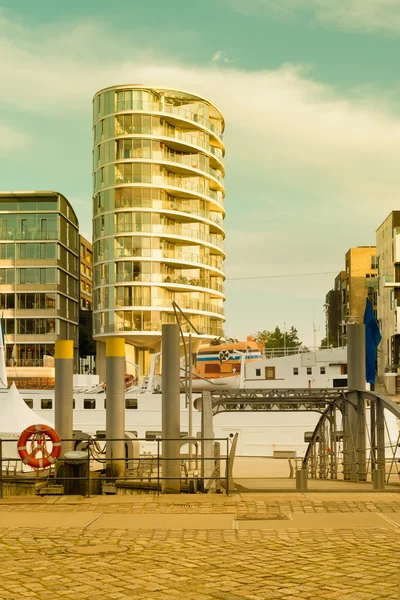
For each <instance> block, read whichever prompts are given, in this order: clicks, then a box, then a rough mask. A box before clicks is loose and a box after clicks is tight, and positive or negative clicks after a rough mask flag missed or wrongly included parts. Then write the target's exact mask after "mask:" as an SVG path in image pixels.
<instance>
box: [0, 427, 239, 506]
mask: <svg viewBox="0 0 400 600" xmlns="http://www.w3.org/2000/svg"><path fill="white" fill-rule="evenodd" d="M211 441H212V442H213V443H214V446H215V443H219V447H221V448H222V446H224V452H226V454H225V455H224V454H220V453H219V451H218V453H216V454H215V455H214V457H209V458H206V457H204V456H201V452H199V448H201V446H202V444H203V443H204V442H211ZM63 442H64V443H66V442H69V443H70V444H71V445H72V444H73V448H74V449H75V450H81V451H83V452H84V453H85V457H84V458H80V459H77V460H74V459H72V458H67V459H65V458H59V459H57V461H56V463H55V464H54V465H52V466H50V467H47V468H44V469H40V470H33V469H32V470H31V471H26V470H25V471H24V468H29V467H27V466H26V465H24V463H23V461H22V460H21V459H20V458H19V456H18V453H17V444H18V440H17V439H15V438H14V439H9V438H7V439H4V438H0V498H3V497H4V490H5V486H7V485H12V484H17V483H18V484H24V483H25V484H29V483H30V484H35V483H36V484H42V488H43V490H42V491H43V493H46V485H47V487H48V486H49V485H50V486H51V487H52V489H53V491H52V492H51V493H54V486H57V487H56V491H57V489H58V491H60V495H64V494H65V487H67V488H68V487H69V493H70V494H71V493H74V494H75V493H76V489H78V490H79V491H80V492H83V491H84V492H85V493H81V494H80V495H85V496H87V497H89V496H90V493H91V488H92V489H93V488H94V487H95V485H96V483H97V484H99V485H98V489H100V492H99V493H100V494H101V493H103V492H102V488H104V487H106V488H107V486H109V487H110V486H114V487H115V486H116V484H117V482H118V483H119V485H120V486H121V487H125V488H126V487H131V489H150V490H153V491H155V492H156V493H157V495H159V494H160V491H162V481H163V480H164V481H168V480H172V481H175V482H176V481H177V480H178V479H179V485H180V487H181V488H183V491H186V492H194V491H205V490H208V489H209V488H210V487H213V486H216V488H217V489H219V490H221V488H225V492H226V494H227V495H228V494H229V490H230V489H231V486H230V481H229V478H230V474H229V473H230V470H229V460H230V458H229V450H230V446H229V444H230V440H229V438H183V437H180V438H168V439H166V438H155V439H154V440H149V439H147V438H99V439H98V438H94V437H89V436H88V437H86V438H85V437H83V436H82V438H78V436H76V437H74V438H68V439H64V440H63ZM108 442H111V443H114V442H120V443H124V444H125V457H124V458H115V457H112V455H111V457H108V458H107V457H106V452H107V450H106V446H107V443H108ZM163 442H179V444H180V448H182V447H184V446H186V445H188V444H191V445H194V446H195V453H194V455H193V456H190V455H189V454H179V455H178V456H176V457H172V458H166V457H164V456H163V455H162V446H163ZM132 443H139V444H144V443H145V444H146V446H147V448H150V450H148V451H147V452H144V453H143V454H140V455H135V453H134V449H133V448H134V447H133V445H132ZM10 446H13V447H14V452H13V453H14V454H15V456H11V457H10V454H11V452H12V450H9V451H7V448H8V449H9V448H10ZM27 447H28V451H29V450H30V448H29V442H28V444H27ZM5 450H6V451H5ZM169 461H174V462H177V461H179V466H180V475H179V477H176V476H175V477H168V476H163V473H162V471H163V465H166V464H167V462H169ZM207 461H212V462H213V463H214V470H213V472H212V474H210V475H206V474H204V472H203V473H202V472H201V471H202V468H201V466H202V465H203V468H204V464H205V463H206V462H207ZM121 462H122V463H123V466H122V468H120V467H118V466H117V465H119V464H120V463H121ZM221 463H225V474H224V475H221V473H222V470H221ZM66 464H68V465H74V466H75V467H77V466H78V465H81V466H82V465H83V466H84V469H82V474H80V473H79V474H73V475H67V474H66V468H65V465H66ZM77 470H78V471H79V469H77ZM116 471H121V473H117V474H115V473H116ZM199 471H200V472H199ZM94 474H98V475H99V477H97V478H96V477H95V476H94ZM71 486H72V487H71ZM99 486H100V487H99ZM72 488H74V489H75V491H71V489H72ZM38 491H39V492H40V489H39V490H38ZM108 491H110V490H108Z"/></svg>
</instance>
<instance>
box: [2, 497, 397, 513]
mask: <svg viewBox="0 0 400 600" xmlns="http://www.w3.org/2000/svg"><path fill="white" fill-rule="evenodd" d="M117 498H118V497H116V500H115V502H114V501H112V500H111V498H109V499H110V502H109V503H107V504H105V503H102V502H101V503H96V501H95V498H91V501H90V502H85V500H84V499H80V500H78V501H76V503H71V504H69V503H67V502H60V503H58V502H57V499H56V500H55V503H54V504H47V503H42V504H34V503H24V500H23V499H22V498H21V500H20V501H19V502H18V501H16V502H15V503H14V504H7V503H4V504H1V501H0V511H6V512H9V511H16V512H21V511H27V512H47V511H48V510H49V509H51V510H52V511H55V512H65V511H68V512H83V511H89V512H102V513H109V514H113V513H121V514H124V513H125V514H151V513H156V514H174V513H176V514H181V513H184V514H191V513H193V514H210V513H211V514H232V515H237V516H240V515H246V514H249V513H251V514H253V513H257V514H263V513H296V512H302V513H352V512H353V513H360V512H365V513H368V512H370V513H371V512H372V513H373V512H385V513H390V512H393V513H395V512H400V494H399V500H387V501H386V500H379V501H378V500H371V499H368V500H348V501H340V500H329V501H319V500H315V499H314V500H309V499H307V498H305V499H299V500H298V499H296V500H294V499H292V498H291V495H290V494H287V499H284V500H274V499H273V498H271V499H268V497H267V498H265V499H263V500H241V499H240V498H236V499H234V498H232V499H229V498H226V497H222V498H221V497H219V498H218V500H219V501H218V502H213V501H210V502H198V501H196V496H195V497H194V498H195V499H194V500H192V499H191V498H190V497H189V496H188V500H187V501H186V502H181V501H179V502H173V501H172V502H167V501H166V500H165V498H161V500H160V499H158V498H157V497H154V499H153V498H151V497H148V500H147V501H141V500H140V499H138V498H137V497H136V498H134V499H133V500H132V502H124V503H121V502H119V501H118V499H117ZM123 498H126V497H123ZM225 498H226V500H225ZM14 500H17V499H16V498H15V499H14Z"/></svg>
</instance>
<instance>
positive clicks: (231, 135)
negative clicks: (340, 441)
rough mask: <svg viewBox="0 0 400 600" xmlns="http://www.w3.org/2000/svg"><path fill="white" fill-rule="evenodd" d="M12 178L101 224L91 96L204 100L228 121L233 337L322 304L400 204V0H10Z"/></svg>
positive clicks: (308, 319) (5, 171)
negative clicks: (104, 92)
mask: <svg viewBox="0 0 400 600" xmlns="http://www.w3.org/2000/svg"><path fill="white" fill-rule="evenodd" d="M0 7H1V8H0V40H1V41H0V82H1V83H0V181H1V184H0V187H1V189H4V190H11V189H12V190H22V189H55V190H58V191H60V192H62V193H63V194H65V195H66V196H67V197H68V198H69V199H70V201H71V202H72V203H73V205H74V207H75V208H76V211H77V214H78V217H79V219H80V223H81V229H82V232H83V233H84V234H86V235H89V234H90V228H91V222H90V213H91V139H92V138H91V99H92V95H93V94H94V93H95V92H96V91H97V90H98V89H100V88H102V87H105V86H107V85H113V84H116V83H129V82H132V83H134V82H137V83H147V84H151V83H153V84H155V85H157V84H163V85H170V86H177V87H181V88H184V89H190V90H191V91H193V92H195V93H196V92H198V93H199V94H204V95H206V96H207V97H209V98H210V99H212V100H213V101H214V102H215V103H217V104H218V105H219V107H220V108H221V110H222V111H223V113H224V114H225V117H226V135H225V143H226V148H227V155H226V168H227V177H226V187H227V197H226V210H227V219H226V232H227V241H226V249H227V255H228V258H227V262H226V266H227V276H228V281H227V283H226V292H227V302H226V316H227V324H226V333H227V334H228V335H232V336H235V337H240V338H243V337H244V336H246V335H247V334H251V333H255V332H256V331H258V330H260V329H264V328H273V327H274V326H275V325H276V324H278V325H280V326H281V327H283V323H284V322H286V323H287V325H291V324H293V325H295V326H297V327H298V329H299V331H300V334H301V337H302V338H303V339H304V341H305V342H306V343H307V344H312V342H313V328H312V321H313V314H314V316H315V321H316V325H317V327H320V329H321V331H320V332H318V334H317V340H319V338H320V337H322V335H323V326H324V323H323V312H322V305H323V302H324V297H325V293H326V292H327V291H328V289H329V288H330V287H331V284H332V282H333V277H334V275H333V274H332V275H320V276H314V277H302V276H300V277H288V278H282V279H270V280H243V281H233V280H232V281H229V278H237V277H251V276H261V275H277V274H288V275H294V274H302V273H310V272H334V273H336V272H338V271H339V270H340V269H342V268H343V262H344V254H345V252H346V251H347V249H348V248H349V247H350V246H355V245H369V244H374V243H375V229H376V227H377V226H378V225H379V224H380V222H381V221H382V220H383V219H384V218H385V217H386V216H387V214H388V213H389V212H390V211H391V210H394V209H397V208H398V191H399V183H400V181H399V180H400V175H399V169H398V156H399V147H400V116H399V114H400V111H399V100H398V97H399V74H398V55H399V43H400V2H398V1H397V0H202V2H200V1H197V0H194V1H193V0H192V2H187V0H186V1H183V0H170V1H169V2H166V1H162V2H161V1H158V0H149V1H147V2H142V3H139V2H131V1H129V2H126V1H125V2H119V3H117V4H115V3H110V2H105V1H104V0H96V1H93V0H85V1H84V2H82V1H80V2H77V1H76V0H70V1H69V2H68V3H61V2H54V0H53V1H52V2H50V1H49V0H40V2H37V3H33V2H31V0H19V2H15V1H14V0H13V1H12V2H11V1H3V2H2V3H1V0H0Z"/></svg>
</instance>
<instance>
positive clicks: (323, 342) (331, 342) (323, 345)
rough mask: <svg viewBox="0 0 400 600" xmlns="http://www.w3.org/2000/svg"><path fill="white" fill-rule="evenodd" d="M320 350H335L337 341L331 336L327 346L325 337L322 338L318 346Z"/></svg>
mask: <svg viewBox="0 0 400 600" xmlns="http://www.w3.org/2000/svg"><path fill="white" fill-rule="evenodd" d="M319 348H320V350H321V349H322V348H337V340H335V338H334V337H333V335H330V336H329V344H328V340H327V339H326V337H324V338H322V340H321V343H320V345H319Z"/></svg>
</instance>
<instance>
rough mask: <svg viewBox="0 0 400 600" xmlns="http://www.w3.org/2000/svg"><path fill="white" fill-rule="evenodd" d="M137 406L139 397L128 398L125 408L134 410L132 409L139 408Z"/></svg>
mask: <svg viewBox="0 0 400 600" xmlns="http://www.w3.org/2000/svg"><path fill="white" fill-rule="evenodd" d="M137 407H138V401H137V398H126V400H125V408H127V409H130V410H132V409H137Z"/></svg>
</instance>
